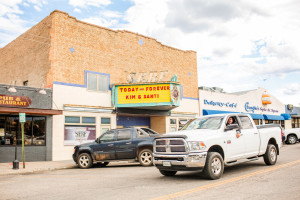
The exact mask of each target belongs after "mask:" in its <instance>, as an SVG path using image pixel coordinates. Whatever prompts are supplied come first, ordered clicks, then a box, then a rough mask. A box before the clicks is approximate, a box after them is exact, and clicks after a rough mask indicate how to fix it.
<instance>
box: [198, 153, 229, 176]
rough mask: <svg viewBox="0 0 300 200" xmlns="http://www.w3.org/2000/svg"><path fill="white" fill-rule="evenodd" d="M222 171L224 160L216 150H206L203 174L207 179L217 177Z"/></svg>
mask: <svg viewBox="0 0 300 200" xmlns="http://www.w3.org/2000/svg"><path fill="white" fill-rule="evenodd" d="M223 172H224V161H223V158H222V156H221V155H220V154H219V153H217V152H208V154H207V158H206V163H205V166H204V169H203V174H204V176H205V177H206V178H207V179H212V180H214V179H219V178H221V176H222V174H223Z"/></svg>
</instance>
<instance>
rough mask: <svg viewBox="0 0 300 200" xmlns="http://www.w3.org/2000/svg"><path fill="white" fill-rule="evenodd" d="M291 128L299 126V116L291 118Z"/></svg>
mask: <svg viewBox="0 0 300 200" xmlns="http://www.w3.org/2000/svg"><path fill="white" fill-rule="evenodd" d="M292 128H300V118H299V117H293V118H292Z"/></svg>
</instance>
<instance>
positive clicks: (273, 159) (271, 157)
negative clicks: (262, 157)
mask: <svg viewBox="0 0 300 200" xmlns="http://www.w3.org/2000/svg"><path fill="white" fill-rule="evenodd" d="M276 155H277V152H276V149H275V147H273V148H271V150H270V159H271V161H273V162H274V161H275V160H276Z"/></svg>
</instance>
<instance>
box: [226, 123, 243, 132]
mask: <svg viewBox="0 0 300 200" xmlns="http://www.w3.org/2000/svg"><path fill="white" fill-rule="evenodd" d="M239 128H240V127H239V125H237V124H230V125H228V126H226V128H225V131H231V130H234V129H239Z"/></svg>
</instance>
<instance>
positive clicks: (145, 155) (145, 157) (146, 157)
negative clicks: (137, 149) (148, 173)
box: [141, 152, 152, 164]
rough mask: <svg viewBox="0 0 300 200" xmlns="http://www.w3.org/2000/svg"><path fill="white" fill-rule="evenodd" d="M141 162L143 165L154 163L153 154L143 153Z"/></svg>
mask: <svg viewBox="0 0 300 200" xmlns="http://www.w3.org/2000/svg"><path fill="white" fill-rule="evenodd" d="M141 161H142V163H143V164H150V163H152V154H151V153H150V152H143V153H142V155H141Z"/></svg>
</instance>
